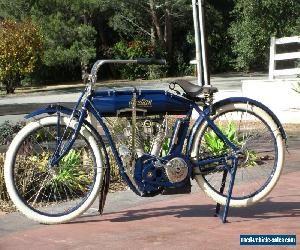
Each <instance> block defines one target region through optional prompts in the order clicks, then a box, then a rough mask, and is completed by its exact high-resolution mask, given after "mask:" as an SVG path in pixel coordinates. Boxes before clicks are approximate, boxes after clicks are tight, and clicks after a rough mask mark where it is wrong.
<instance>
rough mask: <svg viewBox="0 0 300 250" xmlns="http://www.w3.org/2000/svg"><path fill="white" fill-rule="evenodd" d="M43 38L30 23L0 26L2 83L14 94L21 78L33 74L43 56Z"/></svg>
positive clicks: (0, 75) (3, 24) (0, 78)
mask: <svg viewBox="0 0 300 250" xmlns="http://www.w3.org/2000/svg"><path fill="white" fill-rule="evenodd" d="M42 51H43V47H42V37H41V36H40V34H39V31H38V30H37V28H36V27H35V26H34V25H33V24H32V23H31V22H30V21H23V22H14V21H4V22H2V23H1V25H0V81H1V82H2V84H3V85H4V86H5V88H6V92H7V93H14V90H15V88H16V87H17V86H19V85H20V79H21V76H23V75H24V74H28V73H31V72H33V70H34V68H35V66H36V64H37V62H38V61H39V59H40V56H41V54H42Z"/></svg>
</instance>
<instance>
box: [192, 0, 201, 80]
mask: <svg viewBox="0 0 300 250" xmlns="http://www.w3.org/2000/svg"><path fill="white" fill-rule="evenodd" d="M192 5H193V19H194V29H195V44H196V63H197V77H198V85H199V86H200V85H202V84H203V83H202V82H201V78H202V66H201V62H202V58H201V41H200V24H199V14H198V13H199V11H198V6H197V5H198V0H193V1H192Z"/></svg>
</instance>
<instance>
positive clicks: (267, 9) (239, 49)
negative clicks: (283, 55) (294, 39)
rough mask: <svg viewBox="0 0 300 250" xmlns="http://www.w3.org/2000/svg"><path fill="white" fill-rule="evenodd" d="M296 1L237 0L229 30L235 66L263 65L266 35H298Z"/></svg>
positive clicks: (298, 4)
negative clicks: (233, 18)
mask: <svg viewBox="0 0 300 250" xmlns="http://www.w3.org/2000/svg"><path fill="white" fill-rule="evenodd" d="M299 13H300V2H299V1H295V0H285V1H282V0H259V1H253V0H237V1H236V4H235V7H234V12H233V14H234V15H235V21H234V22H233V23H232V24H231V28H230V30H229V33H230V35H231V36H232V38H233V42H234V44H233V50H234V52H235V54H236V61H235V66H236V68H237V69H242V70H250V69H258V68H260V69H261V68H265V67H266V66H267V63H268V56H269V46H270V37H271V36H276V37H283V36H292V35H299V32H300V16H299Z"/></svg>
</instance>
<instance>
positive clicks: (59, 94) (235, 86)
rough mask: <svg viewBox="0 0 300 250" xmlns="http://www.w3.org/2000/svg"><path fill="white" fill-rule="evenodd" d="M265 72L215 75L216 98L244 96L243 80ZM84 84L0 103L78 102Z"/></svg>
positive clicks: (153, 85) (154, 84)
mask: <svg viewBox="0 0 300 250" xmlns="http://www.w3.org/2000/svg"><path fill="white" fill-rule="evenodd" d="M266 77H267V76H266V75H265V74H260V73H255V74H252V75H249V74H240V73H226V74H218V75H213V76H212V77H211V83H212V85H213V86H215V87H217V88H218V89H219V93H217V94H216V96H215V99H216V100H220V99H224V98H226V97H233V96H242V80H251V79H253V80H258V79H263V78H266ZM187 79H188V80H190V81H191V82H194V83H196V78H194V77H189V78H187ZM171 81H172V79H163V80H153V81H140V82H139V81H135V82H120V81H118V82H117V83H116V84H114V85H112V84H109V85H108V84H105V83H103V84H101V83H99V84H98V87H97V89H99V90H106V89H111V88H112V86H114V87H117V88H120V87H127V86H134V87H139V88H142V89H164V90H167V89H169V83H170V82H171ZM82 89H83V86H81V87H76V86H73V87H71V88H70V86H69V87H68V88H66V89H57V90H56V89H55V88H54V89H53V90H47V91H43V90H42V91H37V92H36V93H30V94H22V95H16V96H7V97H0V105H7V104H23V103H36V108H39V107H43V106H45V105H43V103H59V102H76V100H77V99H78V97H79V94H80V91H81V90H82ZM22 119H23V116H22V115H7V116H2V117H1V116H0V123H2V122H3V121H5V120H10V121H20V120H22Z"/></svg>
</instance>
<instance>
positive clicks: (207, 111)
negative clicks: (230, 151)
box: [186, 97, 287, 155]
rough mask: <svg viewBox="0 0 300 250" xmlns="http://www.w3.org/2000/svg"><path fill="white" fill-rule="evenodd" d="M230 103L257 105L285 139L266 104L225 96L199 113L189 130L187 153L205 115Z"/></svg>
mask: <svg viewBox="0 0 300 250" xmlns="http://www.w3.org/2000/svg"><path fill="white" fill-rule="evenodd" d="M230 103H249V104H253V105H256V106H257V107H259V108H261V109H263V110H264V111H266V112H267V113H268V114H269V115H270V116H271V117H272V119H273V120H274V122H275V123H276V124H277V126H278V129H279V131H280V133H281V136H282V138H283V139H284V140H285V141H287V134H286V132H285V130H284V128H283V126H282V124H281V122H280V121H279V119H278V118H277V116H276V115H275V114H274V113H273V112H272V111H271V110H270V109H269V108H268V107H267V106H265V105H264V104H262V103H260V102H258V101H256V100H253V99H249V98H246V97H232V98H227V99H224V100H221V101H219V102H216V103H214V104H213V105H212V107H211V108H207V109H205V110H204V111H203V112H202V113H200V115H199V118H198V119H197V120H196V122H195V124H194V126H193V128H192V130H191V132H190V135H189V139H188V144H187V151H186V152H187V154H188V155H191V153H192V150H193V145H194V138H195V135H196V133H197V131H198V128H199V127H200V126H201V125H202V123H203V122H205V119H206V117H207V116H209V115H210V114H211V113H214V112H215V110H216V109H217V108H219V107H221V106H223V105H225V104H230Z"/></svg>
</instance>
